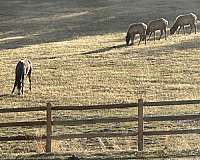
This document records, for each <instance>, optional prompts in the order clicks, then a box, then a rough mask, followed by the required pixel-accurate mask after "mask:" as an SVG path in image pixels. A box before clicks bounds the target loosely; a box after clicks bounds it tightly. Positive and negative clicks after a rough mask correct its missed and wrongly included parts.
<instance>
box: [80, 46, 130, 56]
mask: <svg viewBox="0 0 200 160" xmlns="http://www.w3.org/2000/svg"><path fill="white" fill-rule="evenodd" d="M123 47H128V46H127V45H126V44H120V45H114V46H110V47H105V48H100V49H97V50H93V51H88V52H84V53H81V55H90V54H95V53H103V52H107V51H110V50H112V49H119V48H123Z"/></svg>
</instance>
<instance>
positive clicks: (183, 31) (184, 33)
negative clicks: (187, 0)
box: [183, 26, 185, 34]
mask: <svg viewBox="0 0 200 160" xmlns="http://www.w3.org/2000/svg"><path fill="white" fill-rule="evenodd" d="M183 33H184V34H185V26H183Z"/></svg>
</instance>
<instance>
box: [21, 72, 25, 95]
mask: <svg viewBox="0 0 200 160" xmlns="http://www.w3.org/2000/svg"><path fill="white" fill-rule="evenodd" d="M21 83H22V94H23V93H24V73H23V75H22V82H21Z"/></svg>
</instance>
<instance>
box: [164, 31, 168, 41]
mask: <svg viewBox="0 0 200 160" xmlns="http://www.w3.org/2000/svg"><path fill="white" fill-rule="evenodd" d="M164 32H165V40H167V29H166V28H165V29H164Z"/></svg>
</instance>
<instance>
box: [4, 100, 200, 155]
mask: <svg viewBox="0 0 200 160" xmlns="http://www.w3.org/2000/svg"><path fill="white" fill-rule="evenodd" d="M189 104H200V100H183V101H162V102H144V101H143V100H142V99H139V100H138V102H137V103H128V104H110V105H92V106H52V105H51V104H50V103H48V104H47V106H46V107H30V108H9V109H0V113H11V112H31V111H45V112H46V120H45V121H33V122H9V123H0V128H2V127H22V126H44V125H45V126H46V135H43V136H40V137H37V136H28V135H25V136H10V137H0V141H16V140H17V141H20V140H38V139H41V140H46V152H52V150H51V149H52V147H51V141H52V139H54V140H60V139H73V138H95V137H126V136H137V137H138V151H143V149H144V136H152V135H172V134H195V133H196V134H199V133H200V128H198V129H185V130H171V131H144V121H146V122H149V121H177V120H194V119H200V114H194V115H191V114H190V115H177V116H171V115H166V116H144V108H145V107H156V106H170V105H189ZM131 107H137V108H138V116H137V117H126V118H116V117H115V118H113V117H108V118H95V119H83V120H65V121H56V120H53V119H52V111H58V110H94V109H95V110H98V109H101V110H102V109H116V108H118V109H120V108H121V109H123V108H131ZM133 121H136V122H138V130H137V131H135V132H120V133H119V132H107V133H106V132H105V133H87V134H86V133H84V134H63V135H53V126H55V125H67V126H79V125H83V124H96V123H113V122H133Z"/></svg>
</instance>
